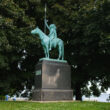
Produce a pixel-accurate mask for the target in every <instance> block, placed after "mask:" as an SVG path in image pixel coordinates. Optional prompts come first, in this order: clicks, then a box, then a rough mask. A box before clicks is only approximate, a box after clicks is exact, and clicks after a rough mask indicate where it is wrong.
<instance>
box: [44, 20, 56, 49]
mask: <svg viewBox="0 0 110 110" xmlns="http://www.w3.org/2000/svg"><path fill="white" fill-rule="evenodd" d="M45 25H46V27H47V28H48V29H49V31H50V32H49V37H50V48H49V50H51V41H52V40H53V39H55V38H57V32H56V26H55V24H50V25H48V24H47V20H45Z"/></svg>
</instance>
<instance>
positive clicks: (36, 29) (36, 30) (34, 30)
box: [31, 27, 39, 34]
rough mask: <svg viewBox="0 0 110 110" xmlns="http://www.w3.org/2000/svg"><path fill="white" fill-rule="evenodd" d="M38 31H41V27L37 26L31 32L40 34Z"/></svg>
mask: <svg viewBox="0 0 110 110" xmlns="http://www.w3.org/2000/svg"><path fill="white" fill-rule="evenodd" d="M38 32H39V28H38V27H36V28H35V29H33V30H32V31H31V34H38Z"/></svg>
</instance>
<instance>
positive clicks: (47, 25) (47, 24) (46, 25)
mask: <svg viewBox="0 0 110 110" xmlns="http://www.w3.org/2000/svg"><path fill="white" fill-rule="evenodd" d="M45 25H46V27H47V28H48V29H49V30H50V28H49V25H48V24H47V20H45Z"/></svg>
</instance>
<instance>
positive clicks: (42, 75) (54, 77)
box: [32, 60, 73, 101]
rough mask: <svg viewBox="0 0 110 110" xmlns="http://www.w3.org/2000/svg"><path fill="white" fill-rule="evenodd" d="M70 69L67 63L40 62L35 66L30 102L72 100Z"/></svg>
mask: <svg viewBox="0 0 110 110" xmlns="http://www.w3.org/2000/svg"><path fill="white" fill-rule="evenodd" d="M72 99H73V90H71V69H70V66H69V65H68V63H66V62H64V63H63V62H58V61H48V60H42V61H40V62H39V63H38V64H37V66H36V72H35V90H34V91H33V96H32V100H36V101H57V100H72Z"/></svg>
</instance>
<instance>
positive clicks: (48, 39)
mask: <svg viewBox="0 0 110 110" xmlns="http://www.w3.org/2000/svg"><path fill="white" fill-rule="evenodd" d="M45 23H46V26H47V27H48V29H49V31H50V33H49V35H48V36H47V35H46V34H45V33H44V32H43V31H42V30H41V29H39V27H36V28H35V29H34V30H32V31H31V34H38V36H39V38H40V40H41V44H42V46H43V49H44V53H45V58H49V51H50V50H51V49H52V48H57V47H58V51H59V56H58V60H64V43H63V41H62V40H61V39H59V38H57V33H56V26H55V24H51V25H50V26H48V24H47V22H45Z"/></svg>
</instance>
